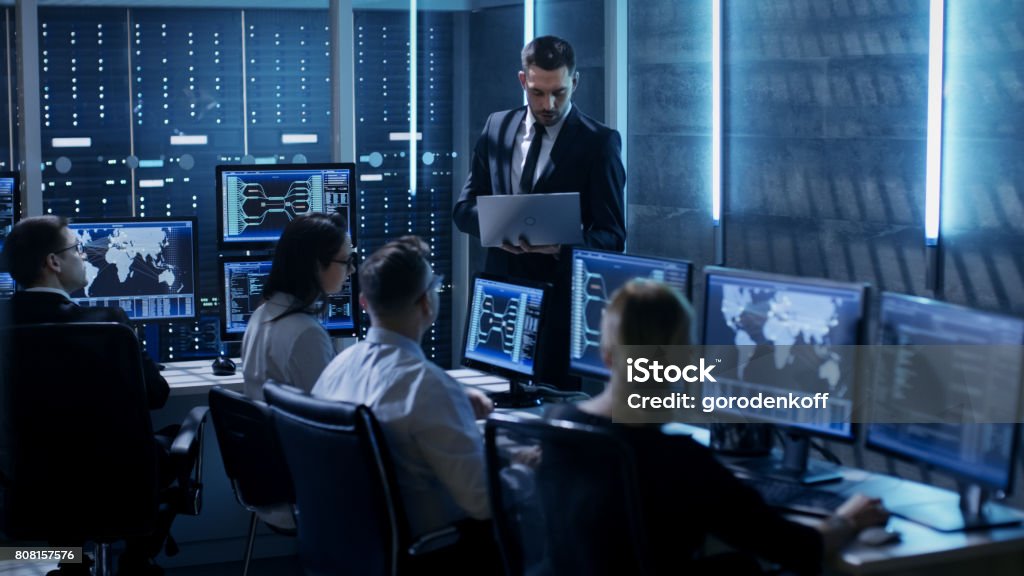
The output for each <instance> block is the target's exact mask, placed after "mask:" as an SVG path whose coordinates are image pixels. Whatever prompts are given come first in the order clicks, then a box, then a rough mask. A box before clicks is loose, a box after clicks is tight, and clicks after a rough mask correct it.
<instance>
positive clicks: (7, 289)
mask: <svg viewBox="0 0 1024 576" xmlns="http://www.w3.org/2000/svg"><path fill="white" fill-rule="evenodd" d="M15 288H16V285H15V283H14V278H11V274H10V273H9V272H0V300H10V299H11V297H12V296H14V290H15Z"/></svg>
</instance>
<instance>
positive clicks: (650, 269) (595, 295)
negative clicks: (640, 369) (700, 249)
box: [569, 250, 689, 376]
mask: <svg viewBox="0 0 1024 576" xmlns="http://www.w3.org/2000/svg"><path fill="white" fill-rule="evenodd" d="M688 275H689V265H688V263H686V262H682V261H670V260H663V259H656V258H647V257H643V256H633V255H627V254H616V253H608V252H598V251H590V250H575V251H574V252H573V261H572V302H571V304H570V305H571V310H570V314H571V316H570V318H571V327H570V330H569V355H570V362H571V364H572V366H573V368H576V369H580V370H583V371H586V372H593V373H595V374H603V375H605V376H607V374H608V371H607V369H606V368H605V367H604V363H603V361H602V360H601V319H602V317H603V315H604V308H605V306H606V305H607V304H608V301H609V299H611V296H612V294H614V293H615V291H616V290H618V289H619V288H621V287H622V286H623V285H625V284H626V283H627V282H629V281H630V280H634V279H637V278H646V279H650V280H655V281H658V282H664V283H666V284H668V285H670V286H672V287H674V288H676V289H677V290H679V292H680V293H681V294H683V295H686V294H687V291H688V288H689V283H688Z"/></svg>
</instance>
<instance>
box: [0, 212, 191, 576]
mask: <svg viewBox="0 0 1024 576" xmlns="http://www.w3.org/2000/svg"><path fill="white" fill-rule="evenodd" d="M84 254H85V250H84V247H83V245H82V242H81V240H80V239H79V238H78V236H77V235H76V234H75V233H74V232H72V231H71V229H69V228H68V219H67V218H64V217H59V216H51V215H47V216H34V217H31V218H25V219H24V220H22V221H20V222H18V223H17V224H16V225H15V226H14V228H13V229H12V230H11V233H10V234H9V235H8V236H7V240H6V242H5V244H4V253H3V257H4V259H5V260H6V262H7V264H8V267H9V268H10V273H11V276H12V277H13V278H14V281H15V282H17V283H18V285H19V286H20V287H21V290H19V291H18V292H15V294H14V296H13V297H12V298H11V309H12V310H11V321H12V323H13V324H46V323H64V322H117V323H119V324H124V325H126V326H129V327H131V324H130V323H129V321H128V315H127V314H125V312H124V310H122V309H120V308H106V307H95V308H82V307H79V306H78V305H77V304H75V303H74V302H72V301H71V296H70V294H71V293H72V292H75V291H76V290H80V289H82V288H84V287H85V286H86V284H87V281H86V277H85V262H84V260H83V257H84ZM140 348H141V346H140ZM140 352H141V354H142V367H143V374H144V377H145V386H146V398H147V400H148V404H149V408H150V409H151V410H155V409H158V408H161V407H163V405H164V403H166V402H167V396H168V394H169V392H170V387H169V386H168V385H167V381H166V380H164V377H163V376H161V375H160V369H159V368H158V367H157V365H156V363H155V362H153V360H152V359H151V358H150V357H149V356H148V355H147V354H146V352H145V350H140ZM177 431H178V426H168V427H165V428H163V429H162V430H160V431H158V432H156V433H154V439H155V441H156V444H157V445H158V446H159V449H158V460H157V464H158V468H159V473H160V482H161V488H165V487H167V486H170V485H171V483H172V482H173V481H174V479H175V471H174V467H173V465H172V463H171V460H170V447H171V442H172V440H173V438H174V436H175V435H176V434H177ZM174 514H175V513H174V511H173V510H172V509H171V508H170V507H167V508H166V509H161V511H160V513H159V515H158V517H157V525H156V528H155V529H154V531H153V532H152V533H151V534H149V535H146V536H140V537H133V538H131V539H129V540H128V541H127V545H126V547H125V551H124V553H123V554H122V555H121V561H120V565H119V568H120V573H121V574H141V575H146V574H162V573H163V572H162V570H161V569H160V568H159V567H158V566H156V565H155V564H153V563H152V558H153V557H154V556H156V555H157V554H158V553H159V551H160V549H161V547H162V546H163V544H164V541H165V540H166V539H167V537H168V534H169V532H170V527H171V523H172V522H173V520H174ZM59 573H60V574H79V573H81V574H86V573H88V570H87V569H86V568H85V564H71V565H62V566H61V570H60V572H59Z"/></svg>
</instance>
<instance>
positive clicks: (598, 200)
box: [453, 105, 626, 388]
mask: <svg viewBox="0 0 1024 576" xmlns="http://www.w3.org/2000/svg"><path fill="white" fill-rule="evenodd" d="M526 112H527V109H526V107H525V106H523V107H522V108H516V109H515V110H506V111H504V112H495V113H494V114H491V116H490V117H489V118H488V119H487V124H486V125H485V126H484V131H483V133H482V134H481V135H480V138H479V139H478V140H477V142H476V147H475V148H474V150H473V164H472V168H471V170H470V173H469V177H468V178H467V179H466V185H465V186H464V187H463V189H462V194H461V195H460V196H459V201H458V202H457V203H456V204H455V209H454V213H453V217H454V219H455V225H456V226H458V228H459V230H461V231H463V232H465V233H467V234H471V235H473V236H476V237H478V238H479V237H480V220H479V218H478V216H477V209H476V199H477V197H478V196H484V195H488V194H514V193H515V191H516V189H517V187H518V183H516V185H515V186H513V184H512V153H513V150H514V147H515V140H516V133H517V132H518V131H519V127H520V125H521V124H522V122H523V119H524V118H526ZM625 185H626V170H625V168H623V166H622V138H621V137H620V136H619V133H618V132H616V131H615V130H612V129H611V128H608V127H607V126H605V125H604V124H601V123H600V122H598V121H596V120H594V119H593V118H590V117H589V116H587V115H586V114H584V113H582V112H580V111H579V108H578V107H576V106H575V105H574V106H573V107H572V110H570V111H569V115H568V116H567V117H566V118H565V122H564V124H562V129H561V131H560V132H559V133H558V139H557V140H555V144H554V146H553V147H552V148H551V156H550V159H549V161H548V163H547V165H546V166H545V167H544V170H543V171H542V172H541V174H540V176H539V178H538V179H537V183H536V184H535V185H534V187H533V191H534V192H535V193H551V192H579V193H580V219H581V221H582V224H583V242H584V244H585V245H586V246H588V247H590V248H599V249H604V250H615V251H620V252H621V251H622V249H623V248H624V247H625V243H626V226H625V221H624V218H623V189H624V187H625ZM569 268H570V262H569V255H568V251H567V250H563V251H562V255H561V257H560V258H557V259H556V258H555V257H554V256H549V255H546V254H518V255H517V254H511V253H509V252H506V251H504V250H502V249H501V248H488V249H487V263H486V268H485V269H486V271H487V272H490V273H492V274H499V275H504V276H511V277H514V278H525V279H527V280H534V281H539V282H549V283H551V284H552V285H553V286H554V289H553V290H552V291H551V293H550V295H549V296H548V303H547V313H546V314H545V318H544V320H543V323H542V326H543V327H542V333H541V336H540V340H541V342H540V346H539V349H541V350H543V353H541V354H540V355H539V356H538V358H537V360H538V362H537V376H538V378H539V379H540V380H541V381H543V382H547V383H550V384H556V385H559V386H562V387H569V388H576V387H578V385H579V383H578V382H575V381H574V380H572V379H569V378H567V374H566V373H567V371H568V366H569V332H568V330H569Z"/></svg>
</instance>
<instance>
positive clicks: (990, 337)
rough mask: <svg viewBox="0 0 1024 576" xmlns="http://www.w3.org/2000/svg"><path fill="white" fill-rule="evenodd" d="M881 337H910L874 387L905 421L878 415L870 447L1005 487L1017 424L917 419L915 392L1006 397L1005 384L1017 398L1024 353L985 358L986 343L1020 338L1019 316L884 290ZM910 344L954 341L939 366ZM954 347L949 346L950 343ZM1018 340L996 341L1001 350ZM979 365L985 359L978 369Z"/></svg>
mask: <svg viewBox="0 0 1024 576" xmlns="http://www.w3.org/2000/svg"><path fill="white" fill-rule="evenodd" d="M879 330H880V342H879V343H880V344H883V345H885V344H888V345H897V344H899V345H909V346H905V347H903V348H900V356H899V362H898V363H894V364H893V365H892V366H891V367H890V368H891V369H880V370H879V371H878V373H877V374H876V385H875V387H874V393H875V394H883V395H885V396H883V397H882V398H881V399H880V401H881V402H884V403H885V406H886V407H887V408H888V409H890V410H896V411H898V412H899V413H900V415H901V418H900V419H901V420H902V421H903V422H908V423H877V424H871V425H869V426H868V431H867V442H868V445H869V446H871V447H873V448H880V449H883V450H886V451H889V452H894V453H896V454H899V455H901V456H905V457H908V458H912V459H915V460H917V461H919V462H925V463H928V464H931V465H933V466H935V467H937V468H941V469H943V470H946V471H947V472H951V473H953V474H955V475H957V476H959V477H961V478H968V479H971V480H974V481H977V482H980V483H982V484H984V485H986V486H990V487H993V488H996V489H1008V488H1009V484H1010V478H1011V472H1012V467H1013V465H1014V461H1013V449H1014V437H1015V435H1016V433H1017V432H1016V425H1015V424H1011V423H1007V424H994V423H971V424H946V423H922V424H914V423H912V422H914V415H915V404H916V402H915V398H918V397H919V395H922V394H924V395H927V396H930V397H934V396H936V395H942V396H943V397H945V398H946V401H947V402H948V403H950V404H958V403H963V402H971V401H972V399H973V402H984V399H986V398H993V399H1001V398H1004V397H1005V395H1006V392H1007V391H1011V392H1012V393H1011V395H1010V396H1012V397H1016V398H1017V399H1018V400H1017V401H1019V394H1020V385H1021V368H1022V366H1021V363H1022V357H1021V355H1020V352H1019V351H1017V352H1016V353H1015V354H1013V357H1012V358H1004V359H1002V361H999V362H988V361H986V354H988V353H989V351H990V350H989V349H987V348H986V347H984V346H983V345H985V344H993V345H1019V344H1021V343H1024V321H1022V320H1020V319H1018V318H1010V317H1006V316H1001V315H997V314H990V313H987V312H982V311H979V310H972V309H969V308H963V307H960V306H954V305H950V304H946V303H943V302H938V301H935V300H928V299H925V298H916V297H911V296H904V295H900V294H889V293H886V294H883V295H882V310H881V316H880V323H879ZM914 345H944V346H953V345H961V346H957V348H956V349H955V350H956V351H957V353H956V354H948V355H945V356H946V357H948V360H949V361H950V362H951V365H950V366H947V367H946V369H945V370H942V371H936V370H932V369H929V367H928V366H926V365H922V363H927V362H928V358H927V357H920V358H919V357H918V354H917V353H916V350H918V349H916V348H915V347H914ZM950 350H953V348H950ZM1013 350H1016V346H1011V347H1001V346H1000V347H999V348H998V351H999V352H1003V351H1006V352H1010V351H1013ZM977 366H984V369H983V370H980V371H979V370H978V369H977Z"/></svg>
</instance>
